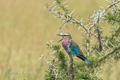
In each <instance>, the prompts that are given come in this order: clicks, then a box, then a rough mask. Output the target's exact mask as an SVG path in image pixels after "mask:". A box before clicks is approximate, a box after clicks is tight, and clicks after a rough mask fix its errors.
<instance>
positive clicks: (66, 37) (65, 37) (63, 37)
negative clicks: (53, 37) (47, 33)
mask: <svg viewBox="0 0 120 80" xmlns="http://www.w3.org/2000/svg"><path fill="white" fill-rule="evenodd" d="M57 36H61V37H62V39H60V40H59V41H58V42H60V41H62V40H63V39H72V37H71V35H70V34H69V33H66V32H62V33H60V34H57Z"/></svg>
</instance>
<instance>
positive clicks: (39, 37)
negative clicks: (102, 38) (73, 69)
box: [0, 0, 107, 80]
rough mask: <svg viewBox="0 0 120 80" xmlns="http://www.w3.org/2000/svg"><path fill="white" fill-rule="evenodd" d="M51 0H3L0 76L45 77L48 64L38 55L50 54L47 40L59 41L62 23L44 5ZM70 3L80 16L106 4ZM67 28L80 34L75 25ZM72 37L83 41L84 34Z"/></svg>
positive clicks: (11, 79)
mask: <svg viewBox="0 0 120 80" xmlns="http://www.w3.org/2000/svg"><path fill="white" fill-rule="evenodd" d="M51 1H52V0H9V1H8V0H0V54H1V56H0V80H23V79H25V80H43V77H44V74H45V69H46V68H47V67H46V64H45V63H44V61H39V60H38V59H39V57H41V55H42V54H45V55H46V56H47V49H46V45H45V44H46V42H47V41H49V40H55V41H58V38H57V36H56V34H57V33H59V32H60V31H58V27H59V26H60V25H61V22H60V21H59V20H58V19H53V18H52V15H50V14H49V13H48V11H47V10H46V9H45V8H44V7H45V4H47V3H51ZM68 4H69V5H70V10H73V9H74V10H75V11H76V14H78V15H79V17H80V18H85V19H87V17H88V16H89V14H92V13H93V11H94V10H95V9H100V7H99V6H100V5H105V3H104V1H102V0H89V1H88V0H84V1H83V0H71V1H69V3H68ZM71 26H73V25H70V27H71ZM73 29H74V30H73ZM65 30H66V32H69V33H71V34H72V35H76V34H81V33H80V31H78V30H77V28H74V27H72V28H69V29H68V28H65ZM106 34H107V33H106ZM73 38H74V40H75V41H76V42H78V43H79V44H80V43H82V37H81V36H78V35H77V36H73ZM7 72H19V73H22V72H30V73H32V74H30V75H29V74H7Z"/></svg>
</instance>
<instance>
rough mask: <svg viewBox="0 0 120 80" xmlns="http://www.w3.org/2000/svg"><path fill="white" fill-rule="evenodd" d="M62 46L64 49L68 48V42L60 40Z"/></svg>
mask: <svg viewBox="0 0 120 80" xmlns="http://www.w3.org/2000/svg"><path fill="white" fill-rule="evenodd" d="M62 46H63V48H64V49H65V50H68V44H67V42H66V41H63V42H62Z"/></svg>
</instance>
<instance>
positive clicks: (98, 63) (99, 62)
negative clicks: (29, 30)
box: [95, 46, 120, 67]
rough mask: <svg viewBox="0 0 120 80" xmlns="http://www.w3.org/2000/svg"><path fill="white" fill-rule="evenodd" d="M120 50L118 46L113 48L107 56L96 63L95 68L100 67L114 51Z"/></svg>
mask: <svg viewBox="0 0 120 80" xmlns="http://www.w3.org/2000/svg"><path fill="white" fill-rule="evenodd" d="M118 50H120V46H119V47H117V48H114V49H113V50H112V51H111V52H110V53H108V54H107V55H105V56H103V57H102V58H101V59H100V60H99V61H98V62H97V64H96V65H95V66H96V67H97V66H100V64H101V63H102V62H103V61H104V60H105V59H107V58H108V57H109V56H110V55H112V54H113V53H115V52H116V51H118Z"/></svg>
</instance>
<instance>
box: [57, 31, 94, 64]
mask: <svg viewBox="0 0 120 80" xmlns="http://www.w3.org/2000/svg"><path fill="white" fill-rule="evenodd" d="M57 35H58V36H62V39H61V40H59V42H60V41H62V46H63V48H64V49H65V51H66V53H67V54H68V55H69V52H68V51H70V53H71V54H72V55H73V56H76V57H78V58H80V59H82V60H83V61H87V62H88V63H89V64H92V63H91V62H90V61H89V60H88V59H87V58H86V57H85V56H84V55H83V52H82V51H81V49H80V48H79V46H78V45H77V43H75V42H74V41H73V40H72V37H71V35H70V34H69V33H66V32H62V33H60V34H57Z"/></svg>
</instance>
